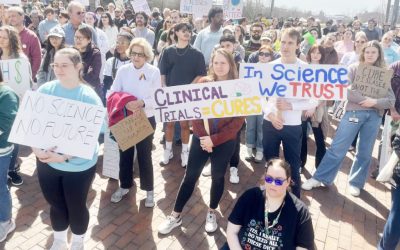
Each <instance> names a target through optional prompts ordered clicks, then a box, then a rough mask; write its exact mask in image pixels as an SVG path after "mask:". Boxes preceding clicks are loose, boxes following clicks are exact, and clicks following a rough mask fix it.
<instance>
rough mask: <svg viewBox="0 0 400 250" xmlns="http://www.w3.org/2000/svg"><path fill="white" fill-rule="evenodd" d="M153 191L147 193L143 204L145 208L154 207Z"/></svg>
mask: <svg viewBox="0 0 400 250" xmlns="http://www.w3.org/2000/svg"><path fill="white" fill-rule="evenodd" d="M154 205H155V203H154V191H147V196H146V201H145V202H144V206H145V207H154Z"/></svg>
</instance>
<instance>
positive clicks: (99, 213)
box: [0, 126, 390, 250]
mask: <svg viewBox="0 0 400 250" xmlns="http://www.w3.org/2000/svg"><path fill="white" fill-rule="evenodd" d="M334 129H335V126H333V127H332V131H333V130H334ZM242 134H244V133H242ZM160 136H161V133H160V126H159V127H158V129H157V132H156V136H155V140H154V144H155V145H156V149H155V150H154V151H153V163H154V169H155V190H154V191H155V199H156V206H155V207H154V208H153V209H149V208H145V207H144V199H145V192H144V191H142V190H140V189H139V188H137V186H136V184H138V183H139V179H138V175H137V171H138V168H137V166H135V183H136V184H135V186H134V187H133V188H132V190H131V192H130V193H129V195H128V197H127V198H126V199H123V200H122V201H121V202H120V203H118V204H112V203H111V202H110V197H111V194H112V193H113V191H114V190H115V189H116V188H117V187H118V183H117V181H115V180H110V179H108V178H105V177H104V176H102V175H101V174H100V173H101V164H99V166H98V170H97V174H96V177H95V180H94V182H93V185H92V189H91V190H90V192H89V202H88V203H89V205H90V215H91V217H90V223H89V229H88V232H87V244H86V246H87V249H145V250H147V249H173V250H175V249H198V250H200V249H218V248H220V247H221V246H222V245H223V244H224V242H225V235H226V234H225V229H226V224H227V223H226V220H227V217H228V216H229V213H230V211H231V210H232V208H233V206H234V202H235V199H236V198H237V197H238V195H240V194H241V193H242V192H244V191H245V190H246V189H247V188H250V187H253V186H255V185H257V183H258V181H259V179H260V176H261V174H262V171H263V167H262V166H263V165H262V164H254V163H252V164H250V163H248V162H246V161H241V162H240V165H239V175H240V184H236V185H234V184H230V183H229V180H228V178H229V175H228V174H227V175H226V191H225V193H224V195H223V197H222V200H221V203H220V206H219V209H218V211H219V212H220V213H219V215H218V222H219V226H220V227H219V229H218V230H217V232H215V233H213V234H207V233H206V232H205V231H204V221H205V216H206V211H207V206H206V204H208V202H209V187H210V185H211V180H210V178H207V177H203V176H202V177H201V178H200V181H199V185H198V186H197V188H196V189H195V192H194V194H193V196H192V198H191V199H190V201H189V202H188V205H187V206H186V208H185V209H184V211H183V224H182V228H181V229H175V230H174V231H173V232H172V233H171V234H170V235H168V236H162V235H159V234H158V233H157V231H156V230H157V225H158V224H159V223H160V222H161V221H162V220H163V219H164V218H165V216H166V215H167V214H169V213H170V212H171V210H172V206H173V203H174V199H175V197H176V194H177V191H178V187H179V184H180V182H181V179H182V176H183V174H184V169H183V168H181V167H180V164H179V158H180V157H179V151H180V148H178V147H177V148H175V157H174V159H173V160H172V163H171V164H170V165H169V166H167V167H159V165H158V161H159V160H160V159H161V155H162V146H161V145H159V144H158V141H159V139H160ZM242 137H243V136H242ZM312 140H313V138H312V137H310V139H309V143H312ZM327 142H328V143H330V142H331V139H330V138H328V140H327ZM310 148H311V149H310V154H309V158H308V164H307V166H306V169H305V170H304V176H303V175H302V179H303V181H304V178H305V177H307V178H308V177H309V176H310V173H312V172H313V171H314V170H313V169H314V168H313V164H314V157H313V155H314V147H313V146H310ZM377 151H378V147H377V144H376V146H375V148H374V152H373V157H374V160H373V163H372V165H373V166H375V165H376V164H377V161H376V158H377ZM244 153H245V147H244V146H242V148H241V155H242V157H241V158H242V159H244ZM353 157H354V155H353V154H352V153H348V154H347V156H346V159H345V161H344V164H343V165H344V167H343V168H342V169H341V171H340V172H339V174H338V177H337V179H336V181H335V185H333V186H331V187H328V188H318V189H316V190H313V191H309V192H304V193H303V196H302V199H303V200H304V201H305V203H306V204H307V205H308V206H309V209H310V211H311V214H312V219H313V224H314V229H315V238H316V245H317V247H318V249H376V247H375V246H376V245H377V242H378V240H379V233H381V232H382V230H383V226H384V224H385V218H386V217H387V215H388V212H389V208H390V190H389V189H388V187H387V186H385V185H383V184H380V183H377V182H375V181H374V180H372V179H369V180H368V183H367V184H366V187H365V191H362V192H361V195H360V197H359V198H354V197H352V196H351V195H349V194H348V192H347V189H348V183H347V178H348V172H349V167H350V165H351V160H352V159H353ZM21 159H22V167H21V173H22V176H23V179H24V184H23V185H22V186H21V187H12V188H11V192H12V199H13V218H15V220H16V224H17V228H16V230H15V232H14V233H12V234H11V235H9V237H8V239H7V241H6V242H3V243H2V244H0V249H48V248H49V247H50V245H51V243H52V240H53V238H52V236H51V235H52V233H51V227H50V221H49V207H48V205H47V204H46V202H45V201H44V199H43V196H42V193H41V191H40V189H39V185H38V180H37V176H36V170H35V159H34V157H33V155H32V153H31V151H30V149H28V148H26V147H23V148H22V150H21ZM101 162H102V157H100V158H99V163H101Z"/></svg>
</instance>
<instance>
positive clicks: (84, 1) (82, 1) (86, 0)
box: [76, 0, 90, 6]
mask: <svg viewBox="0 0 400 250" xmlns="http://www.w3.org/2000/svg"><path fill="white" fill-rule="evenodd" d="M76 1H78V2H80V3H81V4H83V5H85V6H89V5H90V3H89V0H76Z"/></svg>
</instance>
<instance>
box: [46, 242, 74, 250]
mask: <svg viewBox="0 0 400 250" xmlns="http://www.w3.org/2000/svg"><path fill="white" fill-rule="evenodd" d="M71 249H72V248H71ZM50 250H68V243H67V242H66V241H63V240H59V239H54V241H53V245H51V247H50Z"/></svg>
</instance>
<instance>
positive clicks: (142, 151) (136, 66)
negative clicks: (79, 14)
mask: <svg viewBox="0 0 400 250" xmlns="http://www.w3.org/2000/svg"><path fill="white" fill-rule="evenodd" d="M126 54H127V55H129V57H130V59H131V62H130V63H129V64H126V65H123V66H121V67H120V68H119V69H118V71H117V75H116V76H115V80H114V83H113V85H112V86H111V89H110V91H111V92H125V93H128V94H130V95H132V96H134V97H136V98H137V100H135V101H129V102H127V103H126V104H125V107H126V109H128V110H129V111H131V112H133V113H134V114H135V113H137V112H141V111H142V110H143V111H144V113H145V114H146V116H147V118H148V120H149V122H150V124H151V126H152V127H153V129H155V127H156V121H155V118H154V115H155V110H154V108H153V107H152V102H153V101H152V98H153V97H152V93H153V92H152V90H153V89H156V88H160V87H161V75H160V71H159V70H158V68H157V67H154V66H153V65H151V64H150V62H151V61H152V60H153V58H154V54H153V51H152V48H151V46H150V44H149V43H148V42H147V41H146V40H145V39H144V38H135V39H133V40H132V42H131V44H130V45H129V48H128V50H127V52H126ZM153 137H154V133H152V134H151V135H149V136H147V137H146V138H145V139H144V140H142V141H141V142H139V143H138V144H136V146H132V147H130V148H129V149H127V150H125V151H121V150H120V151H119V156H120V161H119V180H120V187H119V188H118V189H117V191H115V193H114V194H113V195H112V196H111V202H114V203H116V202H119V201H121V199H122V197H124V196H125V195H126V194H127V193H128V192H129V189H130V188H131V187H132V186H133V156H134V153H135V148H136V151H137V159H138V162H139V172H140V188H141V189H142V190H145V191H146V192H147V198H146V201H145V204H144V205H145V206H146V207H154V193H153V189H154V173H153V162H152V160H151V149H152V145H153Z"/></svg>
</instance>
